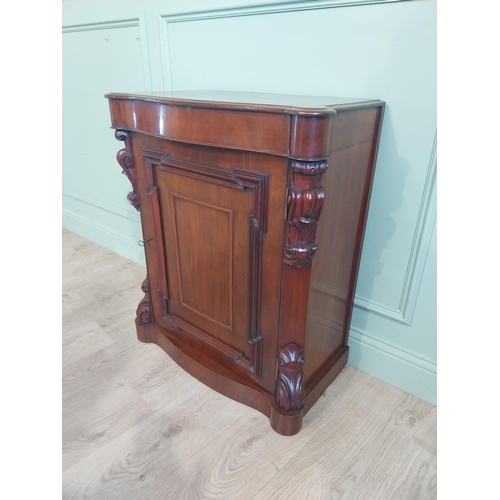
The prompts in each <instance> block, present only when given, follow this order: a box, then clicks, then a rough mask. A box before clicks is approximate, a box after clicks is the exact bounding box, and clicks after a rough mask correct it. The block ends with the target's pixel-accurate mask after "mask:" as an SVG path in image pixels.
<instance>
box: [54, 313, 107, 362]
mask: <svg viewBox="0 0 500 500" xmlns="http://www.w3.org/2000/svg"><path fill="white" fill-rule="evenodd" d="M112 343H113V339H112V338H111V337H110V336H109V335H108V334H107V333H106V332H105V331H104V330H103V329H102V328H101V327H100V326H99V325H98V324H97V323H95V322H94V321H86V322H85V323H83V324H81V325H78V326H76V327H75V328H74V329H72V330H70V329H67V330H66V331H65V332H64V335H63V342H62V348H63V353H64V357H63V366H66V365H68V364H70V363H72V362H73V361H76V360H77V359H80V358H82V357H85V356H86V355H87V354H91V353H93V352H96V351H100V350H101V349H103V348H104V347H107V346H108V345H111V344H112Z"/></svg>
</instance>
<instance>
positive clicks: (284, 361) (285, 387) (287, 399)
mask: <svg viewBox="0 0 500 500" xmlns="http://www.w3.org/2000/svg"><path fill="white" fill-rule="evenodd" d="M303 366H304V348H303V347H301V346H299V345H297V344H295V343H293V342H292V343H290V344H288V345H286V346H285V347H283V348H282V349H280V350H279V353H278V374H277V379H276V403H277V404H278V406H279V407H280V408H281V409H282V410H283V411H285V412H292V411H296V410H300V409H301V408H302V407H303V406H304V398H305V391H304V385H303V380H302V369H303Z"/></svg>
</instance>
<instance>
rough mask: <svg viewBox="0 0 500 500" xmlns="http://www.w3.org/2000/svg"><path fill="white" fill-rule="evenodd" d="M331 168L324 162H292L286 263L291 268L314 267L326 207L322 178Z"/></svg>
mask: <svg viewBox="0 0 500 500" xmlns="http://www.w3.org/2000/svg"><path fill="white" fill-rule="evenodd" d="M327 168H328V162H327V161H326V160H323V161H299V160H292V161H291V171H292V173H291V182H290V187H289V189H288V200H287V203H288V213H287V221H288V233H287V240H286V245H285V263H286V264H287V265H289V266H292V267H305V266H310V265H311V260H312V258H313V257H314V254H315V252H316V248H317V247H316V228H317V225H318V221H319V217H320V215H321V210H322V208H323V200H324V197H325V195H324V191H323V188H322V186H321V178H322V176H323V174H324V173H325V172H326V170H327Z"/></svg>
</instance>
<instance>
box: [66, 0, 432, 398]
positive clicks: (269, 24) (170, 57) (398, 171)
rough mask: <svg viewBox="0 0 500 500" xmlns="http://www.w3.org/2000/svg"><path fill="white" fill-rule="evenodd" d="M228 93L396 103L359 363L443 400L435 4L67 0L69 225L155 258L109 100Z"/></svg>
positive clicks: (389, 119)
mask: <svg viewBox="0 0 500 500" xmlns="http://www.w3.org/2000/svg"><path fill="white" fill-rule="evenodd" d="M196 88H210V89H225V90H246V91H259V92H279V93H302V94H312V95H338V96H346V97H367V98H379V99H382V100H384V101H386V102H387V107H386V115H385V122H384V127H383V131H382V138H381V144H380V151H379V159H378V164H377V172H376V176H375V181H374V187H373V194H372V201H371V206H370V213H369V218H368V225H367V231H366V237H365V244H364V247H363V256H362V263H361V268H360V273H359V280H358V287H357V290H356V301H355V309H354V313H353V320H352V330H351V341H350V345H351V357H350V364H352V365H353V366H355V367H357V368H359V369H361V370H364V371H366V372H368V373H370V374H372V375H374V376H376V377H378V378H381V379H382V380H385V381H387V382H389V383H391V384H393V385H395V386H397V387H400V388H402V389H404V390H406V391H408V392H410V393H412V394H415V395H417V396H419V397H421V398H423V399H425V400H427V401H430V402H432V403H435V402H436V255H435V253H436V252H435V238H436V234H435V219H436V186H435V177H436V144H435V141H436V2H435V0H411V1H386V2H376V1H371V2H370V1H368V2H367V1H363V0H360V1H355V0H353V1H341V0H329V1H327V0H318V1H308V2H304V1H292V2H290V1H288V2H285V1H275V2H272V3H269V2H265V1H258V0H255V1H253V2H249V1H246V2H242V1H236V0H226V1H223V0H219V1H211V0H208V1H207V0H205V1H202V0H189V1H183V2H180V1H170V2H169V1H155V0H152V1H149V2H139V1H138V0H130V1H120V2H119V1H117V0H110V1H107V2H96V1H93V0H92V1H85V0H71V1H66V2H64V3H63V93H64V95H63V148H64V149H63V224H64V226H65V227H67V228H69V229H71V230H73V231H75V232H77V233H79V234H81V235H83V236H85V237H87V238H89V239H91V240H93V241H95V242H97V243H99V244H101V245H103V246H105V247H107V248H110V249H112V250H114V251H115V252H117V253H119V254H122V255H124V256H126V257H128V258H130V259H132V260H134V261H136V262H140V263H144V257H143V254H142V249H141V248H140V247H139V246H138V245H137V240H139V239H141V228H140V222H139V216H138V214H137V212H136V211H135V210H134V209H133V208H132V207H131V206H130V205H129V204H128V203H127V201H126V194H127V193H128V192H129V191H130V184H129V182H128V180H127V179H126V178H125V176H122V175H120V167H119V166H118V164H117V163H116V161H115V155H116V152H117V151H118V149H120V147H121V144H120V143H119V142H117V141H116V140H115V139H114V136H113V132H112V131H111V130H110V129H109V110H108V105H107V102H106V100H105V99H104V97H103V95H104V94H105V93H106V92H110V91H113V92H114V91H140V90H143V89H147V90H151V89H152V90H161V89H173V90H182V89H196Z"/></svg>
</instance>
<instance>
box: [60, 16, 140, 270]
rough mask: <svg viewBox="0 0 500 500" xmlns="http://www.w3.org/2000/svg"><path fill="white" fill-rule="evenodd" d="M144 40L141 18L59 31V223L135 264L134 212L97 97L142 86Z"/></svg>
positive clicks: (106, 111) (104, 102)
mask: <svg viewBox="0 0 500 500" xmlns="http://www.w3.org/2000/svg"><path fill="white" fill-rule="evenodd" d="M143 39H145V33H144V26H143V23H142V22H141V18H140V17H137V19H132V20H126V21H116V22H113V23H105V22H103V23H96V24H87V25H73V26H66V27H65V28H63V69H64V71H63V224H64V225H65V227H67V228H68V229H71V230H74V231H76V232H78V233H79V234H82V235H83V236H85V237H87V238H89V239H91V240H92V241H95V242H97V243H99V244H101V245H103V246H106V247H108V248H111V249H112V250H114V251H116V252H118V253H122V254H124V255H126V256H127V257H129V258H131V259H133V260H135V261H138V262H144V258H143V257H142V255H141V251H140V249H137V248H136V247H137V240H138V239H141V229H140V223H139V215H138V213H137V211H136V210H135V209H134V208H133V207H132V206H130V205H129V203H128V202H127V199H126V196H127V194H128V192H129V191H130V190H131V184H130V182H129V181H128V179H127V178H126V177H125V176H124V175H123V176H122V175H120V170H121V167H120V166H119V164H118V163H117V161H116V153H117V151H118V150H119V149H121V148H122V147H123V143H122V142H118V141H117V140H116V139H115V138H114V131H113V130H112V129H111V128H110V118H109V106H108V102H107V99H105V98H104V94H106V93H107V92H119V91H126V90H130V88H136V89H147V87H148V81H149V76H148V59H147V58H145V57H144V46H143V43H142V40H143Z"/></svg>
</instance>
